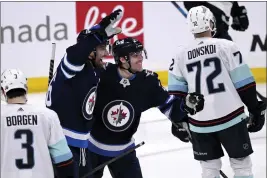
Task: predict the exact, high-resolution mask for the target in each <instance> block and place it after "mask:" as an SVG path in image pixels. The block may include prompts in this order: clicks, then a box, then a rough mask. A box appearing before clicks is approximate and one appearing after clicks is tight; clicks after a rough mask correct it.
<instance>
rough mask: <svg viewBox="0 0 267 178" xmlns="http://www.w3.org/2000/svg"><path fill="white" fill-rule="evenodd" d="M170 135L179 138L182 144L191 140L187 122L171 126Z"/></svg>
mask: <svg viewBox="0 0 267 178" xmlns="http://www.w3.org/2000/svg"><path fill="white" fill-rule="evenodd" d="M172 135H173V136H175V137H177V138H179V139H180V140H181V141H182V142H189V141H190V139H191V136H190V131H189V128H188V123H187V122H180V123H175V125H174V124H172Z"/></svg>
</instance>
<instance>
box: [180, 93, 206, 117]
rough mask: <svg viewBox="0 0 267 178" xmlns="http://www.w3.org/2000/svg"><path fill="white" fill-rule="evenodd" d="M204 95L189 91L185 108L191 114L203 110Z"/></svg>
mask: <svg viewBox="0 0 267 178" xmlns="http://www.w3.org/2000/svg"><path fill="white" fill-rule="evenodd" d="M204 102H205V99H204V96H203V95H202V94H198V93H196V92H194V93H188V94H187V96H186V97H185V100H184V110H185V111H186V112H188V113H189V114H191V115H195V114H196V113H197V112H199V111H202V110H203V108H204Z"/></svg>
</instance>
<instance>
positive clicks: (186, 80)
mask: <svg viewBox="0 0 267 178" xmlns="http://www.w3.org/2000/svg"><path fill="white" fill-rule="evenodd" d="M172 60H173V61H172V64H171V66H170V69H169V81H168V89H169V91H170V93H173V94H177V95H179V94H180V95H183V94H184V93H187V92H190V93H191V92H198V93H201V94H203V95H204V98H205V106H204V109H203V110H202V111H200V112H198V113H197V114H196V115H194V116H191V117H192V118H193V119H190V120H189V123H190V129H191V130H192V131H194V132H198V133H207V132H216V131H219V130H223V129H226V128H228V127H231V126H233V125H235V124H237V123H239V122H241V121H242V120H243V119H245V118H246V116H245V114H244V107H243V102H242V100H241V98H240V96H239V93H238V92H239V91H241V90H246V88H249V87H250V86H253V85H255V81H254V78H253V76H252V73H251V71H250V69H249V67H248V65H247V64H246V63H245V62H244V59H243V58H242V55H241V53H240V51H239V50H238V48H237V46H236V45H235V43H233V42H231V41H228V40H224V39H216V38H197V39H196V40H195V41H194V42H193V43H192V44H190V45H188V46H186V47H181V48H180V49H179V50H178V52H177V55H175V57H174V58H173V59H172Z"/></svg>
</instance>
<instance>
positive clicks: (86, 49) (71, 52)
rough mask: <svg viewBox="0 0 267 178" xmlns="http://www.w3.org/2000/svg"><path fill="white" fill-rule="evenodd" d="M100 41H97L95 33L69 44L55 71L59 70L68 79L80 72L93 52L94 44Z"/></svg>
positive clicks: (96, 44)
mask: <svg viewBox="0 0 267 178" xmlns="http://www.w3.org/2000/svg"><path fill="white" fill-rule="evenodd" d="M101 43H102V42H101V41H99V38H97V37H96V36H95V35H90V36H88V37H87V38H84V39H83V40H81V41H79V42H78V43H76V44H75V45H73V46H70V47H69V48H67V50H66V54H65V55H64V56H63V58H62V60H61V62H60V64H59V66H58V69H57V71H58V72H60V73H61V74H62V75H61V76H63V78H64V79H70V78H72V77H74V76H75V75H76V74H77V73H78V72H80V71H81V70H82V69H83V67H84V65H85V62H86V61H87V60H89V59H88V56H89V55H90V53H91V52H93V51H94V50H95V48H96V46H98V45H100V44H101Z"/></svg>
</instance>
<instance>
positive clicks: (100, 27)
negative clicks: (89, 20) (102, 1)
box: [90, 9, 123, 40]
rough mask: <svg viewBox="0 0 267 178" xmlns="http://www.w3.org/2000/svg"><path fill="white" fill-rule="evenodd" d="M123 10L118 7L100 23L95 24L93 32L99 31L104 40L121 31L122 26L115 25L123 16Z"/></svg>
mask: <svg viewBox="0 0 267 178" xmlns="http://www.w3.org/2000/svg"><path fill="white" fill-rule="evenodd" d="M122 15H123V14H122V10H121V9H118V10H116V11H114V12H112V13H111V14H110V15H108V16H106V17H105V18H103V19H102V20H101V21H100V23H99V24H97V25H95V26H93V27H92V28H91V29H90V31H91V33H97V34H99V35H100V36H101V37H103V40H108V39H110V38H112V37H113V36H114V35H117V34H119V33H121V28H119V27H115V28H114V27H113V26H114V24H115V23H116V22H117V21H119V20H120V19H121V18H122Z"/></svg>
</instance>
